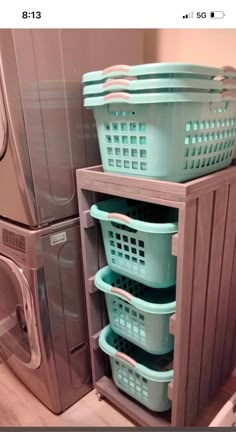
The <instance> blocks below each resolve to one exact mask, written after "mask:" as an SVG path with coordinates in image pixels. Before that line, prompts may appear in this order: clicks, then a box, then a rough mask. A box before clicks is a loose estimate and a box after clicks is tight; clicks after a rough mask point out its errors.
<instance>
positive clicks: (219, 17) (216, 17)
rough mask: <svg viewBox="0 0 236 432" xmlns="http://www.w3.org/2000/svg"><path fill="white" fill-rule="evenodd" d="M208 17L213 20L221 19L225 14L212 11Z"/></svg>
mask: <svg viewBox="0 0 236 432" xmlns="http://www.w3.org/2000/svg"><path fill="white" fill-rule="evenodd" d="M210 17H211V18H215V19H223V18H224V17H225V13H224V12H222V11H213V12H210Z"/></svg>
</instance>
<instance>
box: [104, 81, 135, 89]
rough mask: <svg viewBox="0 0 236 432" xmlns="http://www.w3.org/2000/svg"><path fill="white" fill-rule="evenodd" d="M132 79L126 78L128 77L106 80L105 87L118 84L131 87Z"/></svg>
mask: <svg viewBox="0 0 236 432" xmlns="http://www.w3.org/2000/svg"><path fill="white" fill-rule="evenodd" d="M130 82H131V81H130V80H126V79H111V80H109V81H106V82H105V83H103V85H102V86H103V88H107V87H111V86H116V85H120V86H124V87H129V84H130Z"/></svg>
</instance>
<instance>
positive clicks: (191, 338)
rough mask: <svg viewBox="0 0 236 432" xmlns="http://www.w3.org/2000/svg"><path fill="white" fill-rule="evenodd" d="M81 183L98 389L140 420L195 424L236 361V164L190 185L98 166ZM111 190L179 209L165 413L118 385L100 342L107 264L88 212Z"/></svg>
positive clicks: (143, 422)
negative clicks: (97, 278) (101, 273)
mask: <svg viewBox="0 0 236 432" xmlns="http://www.w3.org/2000/svg"><path fill="white" fill-rule="evenodd" d="M77 186H78V199H79V208H80V217H81V233H82V247H83V261H84V272H85V286H86V301H87V309H88V320H89V335H90V349H91V358H92V371H93V383H94V387H95V388H96V389H97V392H98V393H99V394H101V395H102V396H104V397H105V398H107V399H108V400H110V401H111V402H112V403H113V404H114V405H115V406H117V407H118V408H119V409H120V410H121V411H123V412H124V413H126V414H127V415H128V416H129V417H130V418H131V419H133V420H134V421H135V422H136V424H138V425H141V426H156V427H158V426H170V425H172V426H188V425H191V424H193V423H194V421H195V420H196V417H197V416H198V415H199V414H200V413H201V410H202V409H203V408H204V407H205V406H206V405H207V404H208V402H209V401H210V399H211V398H212V397H213V396H214V395H215V393H216V392H217V390H218V389H219V387H220V385H221V384H222V383H223V382H224V381H225V380H226V378H227V377H228V376H229V375H230V373H231V372H232V370H233V369H234V367H235V363H236V313H235V311H236V240H235V239H236V166H235V165H234V164H233V165H231V166H230V167H229V168H227V169H225V170H223V171H220V172H218V173H215V174H211V175H208V176H206V177H203V178H200V179H197V180H193V181H190V182H187V183H184V184H178V183H168V182H161V181H154V180H148V179H141V178H133V177H125V176H121V175H113V174H106V173H104V172H103V170H102V167H101V166H97V167H92V168H85V169H80V170H77ZM104 194H105V195H112V196H123V197H126V198H131V199H135V200H140V201H146V202H150V203H156V204H161V205H163V206H168V207H175V208H178V209H179V231H178V234H176V235H174V236H173V243H172V253H173V254H174V255H176V256H177V284H176V314H175V315H173V316H172V319H171V325H170V331H171V333H173V334H174V336H175V344H174V381H173V382H172V383H170V385H169V397H170V399H171V400H172V410H171V412H168V413H165V414H162V415H158V414H155V413H152V412H151V411H148V410H146V409H145V408H144V407H142V406H141V405H140V404H138V403H136V402H135V401H134V400H132V399H131V398H129V397H128V396H126V395H125V394H124V393H122V392H121V391H119V390H118V389H117V388H116V386H115V385H114V384H113V382H112V379H111V378H110V377H109V376H110V374H109V362H108V358H107V356H105V354H103V352H102V351H101V350H100V348H99V346H98V337H99V332H100V331H101V329H102V328H103V327H104V326H105V325H106V323H107V314H106V308H105V301H104V295H103V293H101V292H100V291H98V290H97V289H96V287H95V285H94V275H95V273H96V272H97V270H98V269H99V268H101V267H103V266H104V265H105V264H106V262H105V257H104V250H103V243H102V238H101V232H100V227H99V223H97V221H95V220H94V219H93V218H92V217H91V216H90V211H89V210H90V207H91V205H92V204H93V203H94V202H97V201H100V200H101V199H104Z"/></svg>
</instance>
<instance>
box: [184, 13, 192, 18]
mask: <svg viewBox="0 0 236 432" xmlns="http://www.w3.org/2000/svg"><path fill="white" fill-rule="evenodd" d="M183 18H184V19H186V18H193V12H189V13H188V14H186V15H183Z"/></svg>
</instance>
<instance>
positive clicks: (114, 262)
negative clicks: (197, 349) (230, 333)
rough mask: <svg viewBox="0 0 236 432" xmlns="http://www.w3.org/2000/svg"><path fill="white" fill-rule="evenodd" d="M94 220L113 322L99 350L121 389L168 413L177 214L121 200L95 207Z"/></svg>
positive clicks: (98, 280)
mask: <svg viewBox="0 0 236 432" xmlns="http://www.w3.org/2000/svg"><path fill="white" fill-rule="evenodd" d="M91 215H92V216H93V217H94V218H97V219H99V220H100V223H101V228H102V234H103V240H104V246H105V252H106V258H107V263H108V264H109V265H108V266H107V267H105V268H102V269H101V270H99V271H98V273H97V274H96V277H95V285H96V286H97V288H98V289H100V290H102V291H103V292H104V293H105V297H106V305H107V310H108V315H109V321H110V325H109V326H107V327H106V328H105V329H104V330H103V331H102V332H101V334H100V338H99V344H100V347H101V349H102V350H103V351H104V352H105V353H107V354H108V355H109V356H110V360H111V367H112V373H113V378H114V381H115V383H116V385H117V386H118V387H119V388H120V389H122V390H123V391H125V392H126V393H128V394H130V395H131V396H132V397H134V398H135V399H137V400H138V401H139V402H141V403H142V404H144V405H145V406H147V407H148V408H149V409H151V410H153V411H159V412H161V411H165V410H168V409H169V408H170V401H169V400H168V396H167V388H168V383H169V382H170V381H171V380H172V379H173V336H172V335H170V333H169V321H170V317H171V315H172V314H173V313H174V312H175V281H176V258H175V257H174V256H172V255H171V239H172V235H173V234H174V233H176V232H177V218H178V215H177V213H176V211H175V210H173V209H169V211H165V208H164V207H161V206H160V207H159V206H156V205H149V204H147V203H136V202H133V201H129V200H126V199H120V198H114V199H111V200H107V201H103V202H99V203H97V204H94V205H93V206H92V208H91Z"/></svg>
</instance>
